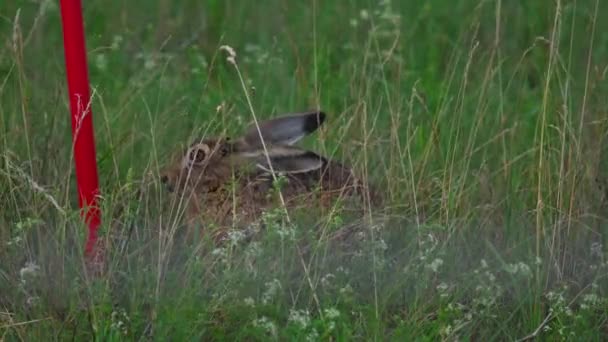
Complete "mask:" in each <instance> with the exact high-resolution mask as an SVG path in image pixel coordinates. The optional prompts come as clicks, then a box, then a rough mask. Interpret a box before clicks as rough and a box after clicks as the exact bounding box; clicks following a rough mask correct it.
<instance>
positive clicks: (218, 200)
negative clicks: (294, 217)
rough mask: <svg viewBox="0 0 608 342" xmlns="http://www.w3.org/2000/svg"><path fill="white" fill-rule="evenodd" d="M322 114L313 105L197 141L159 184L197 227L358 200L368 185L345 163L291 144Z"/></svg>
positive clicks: (316, 124) (313, 127) (233, 223)
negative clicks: (235, 133) (276, 209)
mask: <svg viewBox="0 0 608 342" xmlns="http://www.w3.org/2000/svg"><path fill="white" fill-rule="evenodd" d="M325 118H326V115H325V113H324V112H320V111H310V112H304V113H295V114H286V115H282V116H280V117H278V118H275V119H271V120H268V121H264V122H260V123H259V125H251V126H250V127H249V128H248V129H247V130H246V131H245V133H244V134H243V135H242V136H241V137H240V138H239V139H235V140H233V139H230V138H229V137H218V138H206V139H199V140H197V141H195V142H194V143H193V144H191V145H190V146H189V147H188V149H187V150H186V151H185V153H180V155H179V158H178V160H176V161H175V163H174V164H172V165H170V166H169V167H168V168H166V169H165V170H164V171H163V172H162V173H161V177H160V179H161V182H162V183H164V185H165V187H166V188H167V189H168V190H169V191H170V192H172V193H175V194H179V195H180V196H183V197H182V198H183V200H184V201H185V203H186V219H187V221H188V222H189V223H190V224H196V223H197V222H199V223H203V226H204V227H205V228H206V227H207V226H208V225H209V226H212V225H215V226H217V227H224V228H226V227H231V226H232V227H234V226H238V227H243V225H248V224H250V223H252V222H254V221H256V220H258V219H259V218H260V215H261V214H262V212H263V211H264V210H266V209H268V208H271V207H273V206H277V205H283V204H284V205H285V207H286V208H288V209H289V208H294V207H304V208H307V207H309V206H315V205H318V206H320V208H328V207H330V206H332V205H334V204H335V201H336V200H338V199H341V198H345V199H355V200H357V201H358V202H357V203H361V204H363V203H364V200H365V198H367V197H366V194H369V191H370V189H369V186H368V185H366V184H364V183H363V182H362V181H361V180H360V179H358V178H357V177H356V176H355V175H354V173H353V171H352V170H351V169H350V168H349V167H346V166H344V165H343V164H341V163H339V162H337V161H333V160H329V159H328V158H326V157H324V156H321V155H319V154H317V153H315V152H312V151H308V150H305V149H302V148H299V147H296V146H294V144H295V143H296V142H298V141H299V140H300V139H302V138H303V137H305V136H307V135H309V134H310V133H313V132H314V131H316V130H317V128H319V126H321V124H323V122H324V121H325ZM277 178H279V179H282V180H284V182H283V184H282V186H280V187H279V191H281V194H282V200H283V203H281V201H280V200H278V199H279V197H278V196H276V192H275V191H274V189H275V187H274V184H275V183H274V180H276V179H277ZM374 193H375V192H374ZM273 194H274V195H273ZM373 197H374V198H375V197H376V196H373ZM361 208H363V207H362V206H361ZM221 232H225V231H223V230H221ZM205 233H207V232H205ZM218 236H220V237H221V234H220V235H218Z"/></svg>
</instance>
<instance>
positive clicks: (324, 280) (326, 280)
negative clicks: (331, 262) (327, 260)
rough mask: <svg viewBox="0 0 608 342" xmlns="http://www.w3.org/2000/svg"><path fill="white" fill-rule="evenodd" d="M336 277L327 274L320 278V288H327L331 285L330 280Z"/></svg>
mask: <svg viewBox="0 0 608 342" xmlns="http://www.w3.org/2000/svg"><path fill="white" fill-rule="evenodd" d="M335 277H336V276H334V275H333V274H331V273H327V274H326V275H324V276H323V277H322V278H321V286H323V287H329V286H330V285H331V280H332V279H334V278H335Z"/></svg>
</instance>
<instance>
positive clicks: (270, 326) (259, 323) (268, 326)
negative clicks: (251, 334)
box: [253, 316, 277, 337]
mask: <svg viewBox="0 0 608 342" xmlns="http://www.w3.org/2000/svg"><path fill="white" fill-rule="evenodd" d="M253 326H254V327H258V328H262V329H264V330H266V332H267V333H269V334H270V335H272V336H273V337H274V336H277V326H276V324H274V322H273V321H271V320H270V319H268V317H266V316H262V317H260V318H258V319H256V320H255V321H253Z"/></svg>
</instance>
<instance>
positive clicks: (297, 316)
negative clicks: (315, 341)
mask: <svg viewBox="0 0 608 342" xmlns="http://www.w3.org/2000/svg"><path fill="white" fill-rule="evenodd" d="M288 321H289V322H293V323H294V324H296V325H298V326H299V327H300V329H302V330H304V329H306V328H307V327H308V326H309V325H310V313H309V312H308V310H293V309H292V310H289V318H288Z"/></svg>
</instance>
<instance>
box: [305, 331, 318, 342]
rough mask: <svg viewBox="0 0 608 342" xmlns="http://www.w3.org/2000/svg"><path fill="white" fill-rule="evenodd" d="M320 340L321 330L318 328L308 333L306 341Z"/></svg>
mask: <svg viewBox="0 0 608 342" xmlns="http://www.w3.org/2000/svg"><path fill="white" fill-rule="evenodd" d="M318 340H319V332H318V331H317V329H312V330H311V331H310V332H309V333H308V335H306V341H318Z"/></svg>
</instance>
